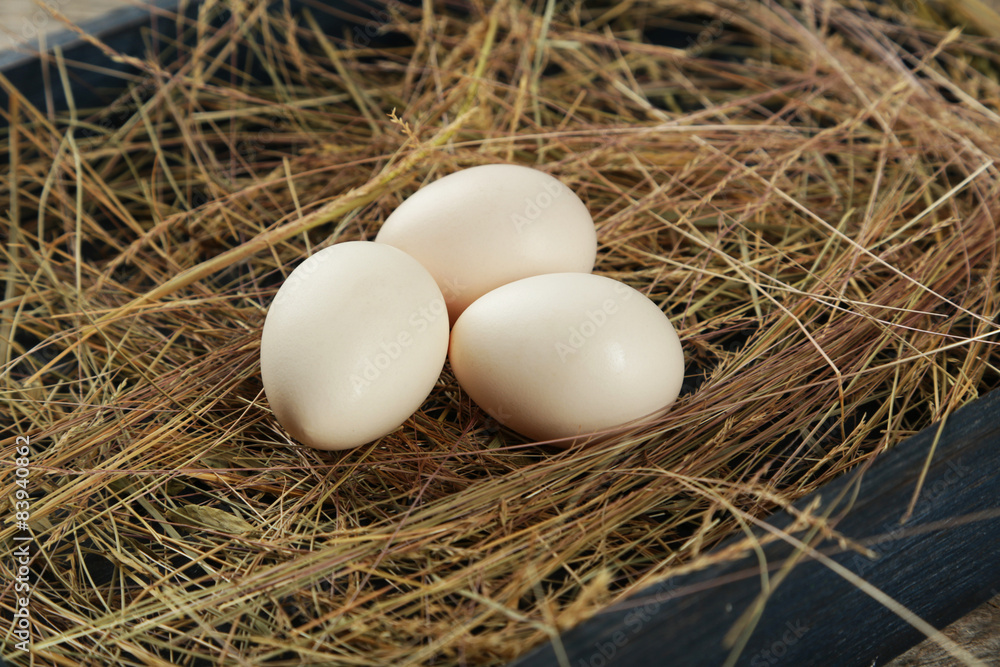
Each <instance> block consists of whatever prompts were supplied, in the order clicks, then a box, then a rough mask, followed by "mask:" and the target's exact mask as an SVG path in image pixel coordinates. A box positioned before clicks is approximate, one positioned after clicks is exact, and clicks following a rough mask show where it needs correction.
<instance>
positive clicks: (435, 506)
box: [0, 0, 1000, 665]
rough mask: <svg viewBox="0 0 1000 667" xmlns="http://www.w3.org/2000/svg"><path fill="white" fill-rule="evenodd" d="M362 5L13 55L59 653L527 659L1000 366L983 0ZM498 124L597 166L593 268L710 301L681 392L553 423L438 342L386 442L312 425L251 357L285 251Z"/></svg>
mask: <svg viewBox="0 0 1000 667" xmlns="http://www.w3.org/2000/svg"><path fill="white" fill-rule="evenodd" d="M340 6H341V10H339V11H341V12H342V13H343V14H344V15H345V16H347V17H348V18H350V17H353V20H354V21H355V22H356V24H357V26H358V27H357V29H345V30H344V31H343V32H341V33H335V34H332V35H329V36H327V37H323V36H321V34H319V32H318V30H317V27H318V25H317V23H316V22H315V21H314V18H315V15H317V14H321V13H322V12H324V11H329V10H324V9H323V7H322V6H320V5H317V6H315V7H314V9H313V18H310V15H308V14H305V13H296V14H293V13H291V12H289V11H286V10H283V9H282V5H281V3H278V5H277V6H276V7H275V6H272V7H271V8H270V9H268V8H267V7H265V5H264V4H262V3H261V2H256V1H249V0H247V1H242V0H241V1H237V0H232V1H231V2H207V3H206V4H205V5H204V6H203V7H202V9H201V11H200V13H199V17H200V18H199V19H198V20H192V19H177V18H176V17H170V16H167V15H161V16H160V18H159V22H158V25H159V26H160V29H161V34H160V35H159V36H158V37H157V38H156V39H155V40H154V39H153V37H152V36H150V35H147V40H148V42H149V43H150V44H151V45H153V44H154V42H155V45H156V48H157V50H158V52H159V53H160V55H161V57H160V58H159V59H155V58H153V57H149V58H145V59H139V60H134V59H133V60H129V59H128V58H127V57H126V58H124V59H125V60H126V61H127V62H129V63H130V64H132V65H134V66H138V67H139V69H140V72H141V73H140V74H139V75H136V76H134V77H132V78H131V79H129V81H128V83H129V91H128V92H126V93H124V94H122V95H121V96H120V97H119V98H118V99H117V101H116V102H115V103H114V104H112V105H110V106H108V107H107V108H101V109H83V108H75V107H74V108H73V109H72V110H71V111H69V112H66V113H52V112H50V111H48V110H46V109H44V108H41V109H39V108H34V107H32V106H30V105H29V104H27V103H26V101H25V100H24V99H22V98H20V97H19V96H18V93H17V92H16V91H13V90H10V87H9V84H7V83H6V82H5V80H3V79H0V85H4V86H5V87H6V88H8V92H9V93H10V94H11V96H12V98H13V102H12V104H11V106H10V108H9V109H4V110H2V111H0V113H2V114H3V115H4V117H5V118H6V119H7V120H8V121H9V123H10V129H9V130H5V131H3V134H2V135H0V144H2V146H0V150H3V152H4V153H6V154H8V155H9V157H10V160H9V164H8V165H7V166H5V167H4V168H3V172H2V179H3V180H2V185H3V187H2V191H0V210H2V211H4V212H7V213H9V217H7V218H6V220H7V223H6V225H5V226H4V234H5V235H6V244H5V250H4V255H3V260H2V261H3V266H2V271H3V278H4V281H5V290H6V291H5V293H4V294H3V295H0V296H2V301H0V307H2V317H3V319H2V331H0V363H2V364H3V367H2V369H3V371H2V391H3V402H4V405H5V407H4V408H3V413H4V415H5V416H4V418H3V424H2V427H3V434H2V438H3V440H2V444H3V446H4V450H3V451H4V452H5V455H4V458H3V466H4V469H5V471H6V472H5V473H4V476H3V483H2V487H3V488H2V489H0V503H3V505H2V509H3V514H4V516H5V517H6V516H8V515H11V514H12V512H13V509H12V507H11V506H10V503H11V502H12V494H13V491H14V486H13V485H14V476H13V475H12V474H8V473H9V472H11V469H12V467H13V454H11V453H10V452H12V451H13V447H14V442H15V437H16V436H17V435H27V436H30V439H31V446H32V453H31V457H30V458H31V476H30V485H29V487H30V492H31V496H32V500H31V503H32V504H31V521H30V526H31V530H32V531H33V534H34V542H33V543H32V544H33V548H34V552H33V553H34V556H33V560H32V564H31V572H32V577H34V578H35V581H34V585H33V591H32V598H31V605H32V607H31V609H32V613H33V614H34V616H33V619H34V626H33V632H34V659H35V663H34V664H46V665H49V664H51V665H72V664H88V665H112V664H114V665H164V664H178V665H197V664H234V665H235V664H248V665H249V664H264V663H266V664H274V665H298V664H336V665H421V664H435V665H487V664H503V663H505V662H507V661H509V660H511V659H513V658H515V657H516V656H518V655H522V654H523V653H524V652H525V651H527V650H528V649H530V648H531V647H533V646H535V645H537V644H539V643H541V642H543V641H545V640H546V639H548V638H549V637H550V636H551V635H552V634H553V633H554V632H555V631H557V630H558V629H563V628H566V627H568V626H571V625H573V624H575V623H578V622H579V621H580V620H582V619H583V618H585V617H587V616H589V615H591V614H594V613H596V612H597V611H599V610H600V609H602V608H604V607H607V606H608V605H610V604H612V603H614V602H615V601H616V600H620V599H621V598H622V597H623V596H626V595H628V594H630V593H634V592H636V591H637V590H639V589H640V588H641V587H643V586H644V585H646V584H649V583H651V582H654V581H657V580H661V579H663V578H666V577H668V576H670V575H672V574H674V573H678V572H681V571H683V570H685V569H692V568H699V567H703V566H704V565H705V564H706V563H708V562H711V561H713V560H717V559H720V558H727V557H732V556H733V553H732V552H728V553H722V554H715V553H712V554H709V553H708V550H709V549H710V548H711V547H713V546H714V545H717V544H719V543H720V542H721V541H722V540H723V539H725V538H727V537H730V536H733V535H738V534H739V533H740V532H741V526H743V525H746V524H747V523H748V521H749V519H750V518H751V517H762V516H766V515H767V514H768V513H771V512H773V511H775V510H776V509H778V508H780V507H781V506H784V505H787V504H788V503H789V502H790V501H792V500H794V499H796V498H799V497H801V496H802V495H803V494H805V493H807V492H809V491H811V490H813V489H816V488H817V487H818V486H820V485H821V484H823V483H824V482H825V481H827V480H829V479H831V478H833V477H835V476H837V475H840V474H842V473H844V472H845V471H847V470H849V469H851V468H855V467H857V466H859V465H864V464H866V463H868V462H870V461H871V460H872V459H873V458H874V457H876V456H877V455H878V454H879V453H880V452H883V451H885V450H886V449H888V448H891V447H892V446H893V445H895V444H896V443H898V442H900V440H902V439H903V438H905V437H906V436H908V435H910V434H912V433H914V432H915V431H917V430H919V429H921V428H923V427H925V426H927V425H929V424H931V423H932V422H934V421H935V420H938V419H940V418H942V417H945V416H946V415H947V414H949V412H950V411H952V410H953V409H955V408H956V407H957V406H960V405H962V404H964V403H966V402H968V401H970V400H972V399H974V398H976V397H977V396H980V395H982V394H983V393H985V392H986V391H988V390H990V389H992V388H994V387H996V386H997V385H998V384H1000V374H998V370H997V355H996V347H995V345H996V333H997V325H996V324H995V322H994V316H995V314H996V312H997V294H998V291H997V271H998V269H997V265H998V261H1000V255H998V233H997V218H998V212H1000V169H998V167H997V165H996V164H995V163H994V158H995V157H996V156H998V155H1000V123H998V121H1000V116H998V113H1000V86H998V84H997V77H998V72H1000V56H998V55H997V54H998V52H1000V48H998V43H997V39H995V38H992V37H990V32H991V30H993V28H992V27H991V25H990V24H989V23H988V22H985V21H984V22H983V23H982V25H979V26H976V25H971V26H968V27H967V28H966V29H965V30H964V31H959V30H951V29H950V28H949V26H948V23H947V21H946V19H947V18H948V17H942V16H939V15H938V14H935V12H934V8H933V7H930V6H927V5H924V4H922V3H918V4H914V3H913V2H909V3H906V4H903V5H899V6H894V5H889V4H879V5H871V4H867V3H863V2H850V1H847V0H841V1H840V2H824V3H812V2H806V3H803V4H801V5H800V4H798V3H796V2H794V1H791V0H789V2H784V3H758V2H755V1H753V0H740V1H739V2H732V1H730V0H713V1H712V2H698V3H691V2H689V1H688V0H633V1H628V2H621V3H620V4H614V3H596V2H589V3H587V4H586V5H585V6H581V3H580V2H579V1H578V0H564V1H562V2H555V3H535V4H532V3H527V2H520V1H518V0H501V1H499V2H496V3H485V2H478V1H473V0H469V1H468V2H457V1H456V2H447V3H445V2H441V3H426V4H425V5H424V6H423V7H415V8H411V7H408V6H407V5H404V4H400V3H394V2H390V3H389V4H376V5H372V4H370V3H362V2H344V3H342V4H341V5H340ZM213 16H214V17H216V18H218V19H219V20H220V21H221V27H217V28H212V29H209V27H208V24H207V21H208V20H209V19H211V18H212V17H213ZM181 35H186V36H187V37H189V38H194V40H193V41H195V42H196V43H197V45H196V46H194V47H192V46H184V45H183V43H182V41H181V40H180V39H179V37H180V36H181ZM109 55H112V56H114V57H116V58H119V59H121V58H122V56H121V55H120V54H114V53H111V52H109ZM48 62H49V71H50V72H51V75H52V76H51V85H52V86H62V85H63V84H64V83H65V81H66V78H65V77H67V76H69V72H70V69H69V68H68V67H67V64H66V63H65V61H64V60H63V59H62V58H61V57H60V56H59V54H58V53H57V54H56V55H55V56H51V57H50V58H49V59H48ZM248 72H253V74H252V75H251V74H248ZM393 110H395V113H393ZM495 162H515V163H520V164H527V165H533V166H537V167H539V168H541V169H544V170H546V171H548V172H550V173H552V174H554V175H556V176H557V177H558V178H560V179H562V181H563V182H565V183H566V184H567V185H569V186H570V187H571V188H573V189H574V190H575V191H576V192H577V193H579V195H580V196H581V197H582V198H583V200H584V201H585V202H586V203H587V205H588V206H589V208H590V210H591V212H592V213H593V215H594V218H595V221H596V224H597V226H598V233H599V243H600V252H599V257H598V262H597V266H596V269H595V271H596V272H597V273H600V274H603V275H608V276H611V277H614V278H616V279H619V280H622V281H624V282H626V283H628V284H629V285H632V286H634V287H635V288H637V289H639V290H641V291H642V292H643V293H645V294H646V295H648V296H649V297H650V298H651V299H652V300H653V301H655V302H656V303H657V304H659V305H660V306H662V308H663V310H664V311H665V312H666V313H667V314H668V315H669V316H670V318H671V320H672V321H673V323H674V324H675V326H676V327H677V329H678V331H679V333H680V335H681V338H682V340H683V342H684V347H685V350H686V354H687V358H688V362H689V368H688V376H687V378H686V383H685V390H684V394H683V395H682V397H681V399H680V400H679V402H678V403H677V404H676V405H675V407H674V408H673V409H672V410H671V412H670V413H669V415H668V416H666V417H665V418H664V419H662V421H660V422H658V423H656V424H653V425H650V426H648V427H646V428H643V429H641V430H637V431H635V432H634V433H631V434H629V435H627V436H623V437H620V438H618V439H616V440H614V441H613V442H612V443H610V444H609V445H607V446H605V447H602V448H592V449H584V450H569V451H561V450H555V449H551V448H546V447H543V446H538V445H535V444H533V443H529V442H525V441H524V439H522V438H520V437H518V436H517V435H515V434H513V433H510V432H508V431H506V430H504V429H502V428H498V427H497V425H496V424H495V423H493V422H491V421H490V420H489V419H488V418H487V417H486V416H485V415H484V413H483V412H482V411H480V410H479V409H478V408H477V407H476V406H475V405H474V404H472V403H471V402H470V400H469V399H468V398H467V397H466V396H465V395H464V394H463V392H462V391H461V390H460V388H459V387H458V386H457V384H456V382H455V380H454V378H453V376H452V375H451V374H450V372H449V370H448V369H447V368H446V369H445V372H444V373H443V375H442V376H441V378H440V381H439V382H438V384H437V386H436V387H435V389H434V391H433V394H432V395H431V396H430V398H429V399H428V400H427V402H426V403H425V405H424V406H423V408H422V409H421V410H420V412H418V413H417V414H416V415H414V416H413V418H412V419H410V420H409V421H407V422H406V423H405V424H404V426H403V427H402V428H401V429H399V430H398V431H397V432H395V433H393V434H391V435H389V436H387V437H385V438H383V439H382V440H380V441H378V442H376V443H374V444H372V445H370V446H364V447H361V448H359V449H357V450H353V451H348V452H339V453H323V452H316V451H312V450H309V449H307V448H304V447H301V446H299V445H297V444H296V443H295V442H293V441H290V440H289V438H288V437H287V436H286V435H285V434H284V433H283V431H282V430H281V428H280V427H279V426H278V424H277V423H276V422H275V420H274V418H273V416H272V414H271V412H270V410H269V408H268V404H267V401H266V399H265V397H264V396H263V394H262V389H261V382H260V374H259V364H258V349H259V341H260V329H261V325H262V323H263V319H264V315H265V312H266V308H267V305H268V303H269V301H270V300H271V299H272V297H273V296H274V293H275V291H276V290H277V288H278V286H279V285H280V284H281V281H282V280H283V278H284V277H286V276H287V275H288V273H289V272H290V271H291V269H292V268H293V267H294V266H296V264H297V263H299V262H301V261H302V259H303V258H304V257H306V256H307V255H308V254H309V253H310V252H314V251H315V250H316V249H318V248H321V247H324V246H326V245H329V244H332V243H336V242H339V241H345V240H352V239H371V238H373V237H374V235H375V233H376V231H377V230H378V228H379V225H380V223H381V222H382V221H383V220H384V219H385V217H386V216H387V214H388V213H389V212H390V211H392V210H393V208H394V207H396V206H397V205H398V204H399V203H400V201H402V200H403V199H404V198H405V197H406V196H407V195H409V194H410V193H412V192H413V191H414V190H415V189H416V188H418V187H420V185H421V184H423V183H426V182H428V181H430V180H432V179H435V178H438V177H441V176H443V175H445V174H448V173H450V172H452V171H454V170H457V169H460V168H463V167H468V166H472V165H478V164H486V163H495ZM331 335H336V333H335V332H331ZM7 415H9V417H8V416H7ZM14 533H15V528H14V526H13V525H12V524H8V523H5V524H4V526H3V531H2V543H3V544H4V553H6V554H7V555H6V556H4V557H3V558H2V559H0V569H2V571H3V581H4V582H5V583H4V584H3V587H4V588H3V598H2V599H3V606H4V607H5V609H6V610H7V611H9V610H10V609H12V605H13V604H14V603H13V592H12V588H11V584H10V582H11V581H12V569H11V568H12V567H14V561H13V559H12V557H11V556H10V554H9V549H10V548H12V546H11V545H12V544H13V543H12V542H11V537H12V536H13V534H14ZM748 548H749V547H748ZM5 613H6V612H5ZM4 641H5V645H6V646H7V647H8V649H7V651H5V653H7V654H8V655H9V650H10V646H11V642H12V641H13V638H12V637H10V636H7V637H5V639H4Z"/></svg>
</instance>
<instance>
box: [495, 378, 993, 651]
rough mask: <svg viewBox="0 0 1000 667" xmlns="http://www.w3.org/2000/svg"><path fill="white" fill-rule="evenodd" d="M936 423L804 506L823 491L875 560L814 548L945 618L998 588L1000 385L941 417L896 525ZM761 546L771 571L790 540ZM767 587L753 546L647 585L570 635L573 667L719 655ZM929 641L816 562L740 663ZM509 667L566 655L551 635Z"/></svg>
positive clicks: (793, 581) (798, 570) (774, 608)
mask: <svg viewBox="0 0 1000 667" xmlns="http://www.w3.org/2000/svg"><path fill="white" fill-rule="evenodd" d="M936 433H937V427H936V426H932V427H930V428H928V429H926V430H924V431H922V432H921V433H919V434H917V435H915V436H913V437H911V438H909V439H907V440H906V441H904V442H903V443H900V444H899V445H898V446H897V447H896V448H894V449H893V450H891V451H890V452H887V453H886V454H885V455H883V456H881V457H880V458H879V459H878V460H876V461H875V463H874V464H873V465H872V466H871V467H870V468H869V469H868V470H867V471H865V472H858V473H849V474H847V475H844V476H842V477H840V478H838V479H836V480H834V481H833V482H830V483H828V484H827V485H825V486H824V487H823V488H822V489H820V490H819V491H817V492H816V493H814V494H812V495H810V496H808V497H805V498H803V499H802V500H800V501H799V502H798V503H796V505H795V506H796V507H798V508H799V509H804V508H805V507H806V506H808V505H809V504H810V503H812V502H814V501H815V500H816V499H819V500H820V503H821V504H820V509H818V510H816V512H815V513H816V514H821V513H824V512H826V511H831V516H832V517H840V518H839V521H838V522H837V524H836V526H837V529H838V530H839V531H840V532H841V533H842V534H844V535H845V536H847V537H848V538H851V539H853V540H856V541H859V542H861V543H863V544H865V545H867V546H868V547H869V548H871V549H872V550H873V551H874V552H875V553H877V554H878V557H877V558H875V559H870V558H867V557H865V556H862V555H860V554H858V553H857V552H853V551H850V552H845V551H843V550H841V549H840V548H839V547H838V545H836V544H834V543H832V542H830V541H828V540H827V541H824V542H821V543H819V544H818V545H816V546H817V548H818V549H819V550H820V551H822V552H824V553H827V554H829V555H830V556H831V558H832V559H833V560H834V561H835V562H837V563H839V564H841V565H842V566H844V567H845V568H847V569H848V570H849V571H850V572H852V573H854V574H857V575H860V576H862V577H863V578H864V579H866V580H867V581H868V582H870V583H871V584H873V585H875V586H876V587H878V588H879V589H880V590H882V591H883V592H885V593H886V594H888V595H890V596H891V597H892V598H894V599H895V600H897V601H898V602H900V603H902V604H903V605H905V606H906V607H907V608H908V609H910V610H911V611H913V612H914V613H916V614H917V615H918V616H920V617H921V618H923V619H924V620H926V621H928V622H929V623H931V624H932V625H934V626H935V627H938V628H941V627H944V626H945V625H947V624H948V623H950V622H952V621H954V620H955V619H957V618H959V617H961V616H963V615H965V614H966V613H968V612H969V611H971V610H972V609H974V608H975V607H977V606H978V605H980V604H982V603H983V602H985V601H987V600H989V599H990V598H991V597H993V596H994V595H996V594H997V592H998V591H1000V568H998V567H997V565H998V563H997V559H998V555H1000V391H994V392H992V393H990V394H988V395H987V396H985V397H983V398H981V399H979V400H978V401H975V402H973V403H971V404H969V405H967V406H965V407H963V408H962V409H960V410H958V411H956V412H955V413H954V414H953V415H952V416H951V417H950V418H949V419H948V420H947V421H946V423H945V425H944V428H943V429H942V430H941V434H940V441H939V443H938V447H937V451H936V453H935V456H934V459H933V461H932V464H931V467H930V470H929V471H928V474H927V479H926V481H925V483H924V486H923V490H922V492H921V494H920V497H919V499H918V502H917V505H916V507H915V510H914V513H913V516H912V517H911V518H910V519H909V520H908V521H907V522H906V523H905V524H904V525H900V519H901V518H902V516H903V514H904V512H905V510H906V508H907V506H908V504H909V502H910V499H911V497H912V494H913V491H914V489H915V488H916V481H917V479H918V477H919V475H920V470H921V468H922V467H923V466H924V463H925V461H926V458H927V455H928V453H929V452H930V449H931V445H932V442H933V440H934V437H935V435H936ZM855 485H856V486H855ZM855 489H856V490H857V491H858V494H857V497H856V499H855V500H854V502H853V503H852V504H850V507H849V509H848V503H849V502H850V500H851V499H850V496H851V493H850V492H851V491H852V490H855ZM844 496H847V497H844ZM790 522H791V516H790V515H788V514H787V513H784V512H783V513H780V514H778V515H775V516H774V517H772V518H771V519H769V520H768V523H770V524H771V525H773V526H776V527H785V526H788V525H789V524H790ZM765 553H766V554H767V560H768V563H769V568H770V569H772V571H773V568H775V567H780V565H781V564H782V563H783V562H784V561H785V560H786V558H787V557H788V556H789V555H790V554H791V553H792V548H791V547H789V546H788V545H787V544H786V543H780V544H774V545H770V546H769V547H768V548H767V549H766V550H765ZM761 586H762V584H761V579H760V568H759V566H758V561H757V559H756V557H755V556H753V555H750V556H748V557H747V558H745V559H743V560H740V561H738V562H734V563H729V564H725V565H719V566H715V567H712V568H708V569H706V570H704V571H702V572H697V573H693V574H690V575H687V576H679V577H675V578H673V579H671V580H668V581H667V582H664V583H663V584H660V585H656V586H653V587H651V588H649V589H647V590H645V591H642V592H641V593H640V594H638V595H636V596H634V597H633V598H631V599H630V600H629V601H628V602H627V603H623V604H620V605H615V606H614V607H613V608H610V609H607V610H605V611H604V612H602V613H600V614H598V615H597V616H596V617H594V618H592V619H590V620H589V621H587V622H584V623H582V624H581V625H579V626H578V627H576V628H573V629H571V630H569V631H567V632H565V633H563V635H562V637H561V643H562V645H563V648H564V650H565V651H566V654H567V655H568V657H569V663H570V665H572V667H602V666H605V665H622V666H625V665H629V666H641V665H671V666H678V667H680V666H685V665H692V666H694V665H698V666H702V665H721V664H723V663H724V662H725V661H726V659H727V657H728V656H729V653H730V651H729V649H727V648H726V647H725V646H724V645H723V637H724V636H725V635H726V633H727V632H729V630H730V628H731V627H732V626H733V624H734V623H735V622H736V620H737V619H738V618H739V617H740V615H741V614H742V613H743V612H744V610H746V609H747V608H748V607H749V606H750V605H751V604H752V603H753V602H754V600H755V599H756V598H757V596H758V594H759V593H760V592H761ZM921 639H923V635H922V634H921V633H920V632H919V631H917V630H915V629H914V628H913V627H911V626H910V625H909V624H908V623H907V622H905V621H903V620H902V619H901V618H900V617H899V616H897V615H896V614H895V613H893V612H892V611H890V610H889V609H887V608H886V607H885V606H883V605H882V604H881V603H879V602H876V601H875V600H874V599H873V598H872V597H870V596H869V595H867V594H866V593H864V592H863V591H861V590H859V589H858V588H857V587H856V586H855V585H854V584H852V583H850V582H848V581H847V580H846V579H845V578H843V577H842V576H840V575H838V574H837V573H835V572H833V571H832V570H831V569H830V568H829V567H827V566H825V565H823V564H821V563H819V562H817V561H816V560H813V559H809V560H806V561H803V562H801V563H800V564H799V565H797V566H796V567H795V568H794V570H792V573H791V574H790V575H789V576H788V578H787V579H786V580H785V581H784V582H782V583H781V584H780V585H779V586H778V587H777V588H776V589H775V590H773V592H772V595H771V597H770V599H769V600H768V602H767V604H766V606H765V608H764V611H763V613H762V615H761V617H760V619H759V621H758V623H757V625H756V627H755V629H754V631H753V633H752V634H751V636H750V638H749V640H748V642H747V644H746V646H745V648H744V649H743V651H742V652H741V653H740V656H739V659H738V660H737V662H736V663H735V664H737V665H749V666H750V667H763V666H765V665H775V664H779V663H780V664H786V665H797V666H798V665H802V666H807V665H817V666H821V665H823V666H825V665H832V664H838V665H864V666H865V667H868V666H869V665H873V664H884V663H885V662H887V661H888V660H890V659H891V658H893V657H895V656H897V655H899V654H900V653H902V652H903V651H905V650H906V649H908V648H910V647H911V646H913V645H914V644H916V643H917V642H918V641H920V640H921ZM514 664H515V665H516V666H517V667H542V666H545V667H550V666H551V665H558V664H559V662H558V660H557V657H556V653H555V651H554V648H553V646H552V645H551V644H549V645H546V646H542V647H540V648H539V649H536V650H535V651H534V652H532V653H530V654H528V655H527V656H525V657H524V658H522V659H520V660H519V661H517V662H516V663H514Z"/></svg>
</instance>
